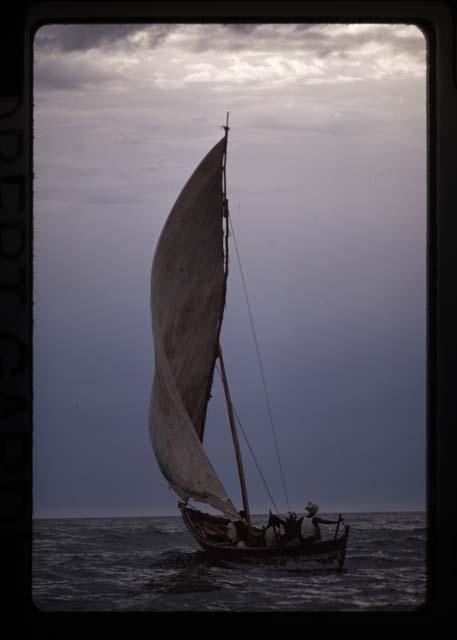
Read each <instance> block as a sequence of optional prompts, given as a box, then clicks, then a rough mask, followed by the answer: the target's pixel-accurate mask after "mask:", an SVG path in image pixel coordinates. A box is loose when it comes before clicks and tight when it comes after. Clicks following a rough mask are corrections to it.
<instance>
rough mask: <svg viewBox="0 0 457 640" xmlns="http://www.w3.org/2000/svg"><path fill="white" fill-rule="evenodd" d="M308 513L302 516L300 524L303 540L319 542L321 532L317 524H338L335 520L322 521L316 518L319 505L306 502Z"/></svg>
mask: <svg viewBox="0 0 457 640" xmlns="http://www.w3.org/2000/svg"><path fill="white" fill-rule="evenodd" d="M305 511H307V512H308V513H307V514H305V515H304V516H303V519H302V523H301V536H302V539H303V540H314V542H319V540H321V530H320V527H319V524H338V521H337V520H324V519H323V518H318V517H317V516H316V513H317V512H318V511H319V505H317V504H313V503H312V502H308V504H307V505H306V507H305Z"/></svg>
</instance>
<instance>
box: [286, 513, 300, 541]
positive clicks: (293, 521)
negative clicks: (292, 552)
mask: <svg viewBox="0 0 457 640" xmlns="http://www.w3.org/2000/svg"><path fill="white" fill-rule="evenodd" d="M300 525H301V520H300V519H297V514H296V513H295V512H294V511H290V512H289V513H288V517H287V519H286V520H284V538H283V542H284V544H285V545H286V546H297V545H299V544H300V539H301V536H300Z"/></svg>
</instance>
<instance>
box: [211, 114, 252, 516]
mask: <svg viewBox="0 0 457 640" xmlns="http://www.w3.org/2000/svg"><path fill="white" fill-rule="evenodd" d="M228 122H229V112H228V111H227V120H226V123H225V126H224V131H225V151H224V156H223V159H222V211H223V216H224V218H225V281H226V283H227V277H228V236H229V220H228V216H229V211H228V200H227V190H226V187H227V178H226V173H225V168H226V165H227V140H228V132H229V126H228ZM217 356H218V357H219V362H220V363H221V377H222V384H223V385H224V392H225V399H226V401H227V410H228V415H229V422H230V430H231V432H232V438H233V446H234V448H235V455H236V462H237V465H238V475H239V476H240V484H241V495H242V498H243V508H244V511H245V513H246V520H247V523H248V527H249V528H251V513H250V510H249V501H248V492H247V487H246V478H245V476H244V469H243V461H242V459H241V449H240V443H239V441H238V434H237V431H236V426H235V417H234V415H233V407H232V400H231V398H230V391H229V387H228V381H227V374H226V372H225V366H224V360H223V358H222V350H221V346H220V343H218V346H217Z"/></svg>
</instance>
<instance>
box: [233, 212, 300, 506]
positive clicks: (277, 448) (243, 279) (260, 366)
mask: <svg viewBox="0 0 457 640" xmlns="http://www.w3.org/2000/svg"><path fill="white" fill-rule="evenodd" d="M239 207H240V205H239V204H238V211H239ZM228 220H229V224H230V229H231V231H232V235H233V242H234V245H235V250H236V255H237V258H238V265H239V267H240V273H241V280H242V282H243V289H244V295H245V298H246V303H247V306H248V312H249V319H250V321H251V328H252V333H253V336H254V341H255V347H256V351H257V360H258V362H259V368H260V374H261V376H262V383H263V391H264V394H265V400H266V403H267V408H268V414H269V416H270V424H271V430H272V433H273V440H274V443H275V448H276V456H277V458H278V463H279V470H280V472H281V479H282V486H283V489H284V495H285V497H286V504H287V509H288V511H290V505H289V497H288V495H287V488H286V482H285V479H284V473H283V470H282V464H281V456H280V455H279V447H278V441H277V438H276V430H275V427H274V423H273V416H272V413H271V408H270V401H269V399H268V391H267V384H266V381H265V374H264V372H263V366H262V360H261V358H260V349H259V343H258V340H257V335H256V332H255V328H254V320H253V318H252V312H251V305H250V304H249V297H248V291H247V287H246V281H245V278H244V272H243V267H242V266H241V259H240V254H239V251H238V245H237V242H236V236H235V230H234V228H233V223H232V218H231V216H229V217H228Z"/></svg>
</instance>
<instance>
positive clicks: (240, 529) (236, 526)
mask: <svg viewBox="0 0 457 640" xmlns="http://www.w3.org/2000/svg"><path fill="white" fill-rule="evenodd" d="M238 515H239V516H240V519H239V520H235V521H234V522H233V521H230V522H229V523H228V525H227V531H226V535H227V538H228V539H229V540H230V542H231V543H232V544H234V545H236V546H245V545H246V541H247V538H248V533H249V529H248V521H247V519H246V513H245V512H244V511H239V512H238ZM240 543H242V544H240Z"/></svg>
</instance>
